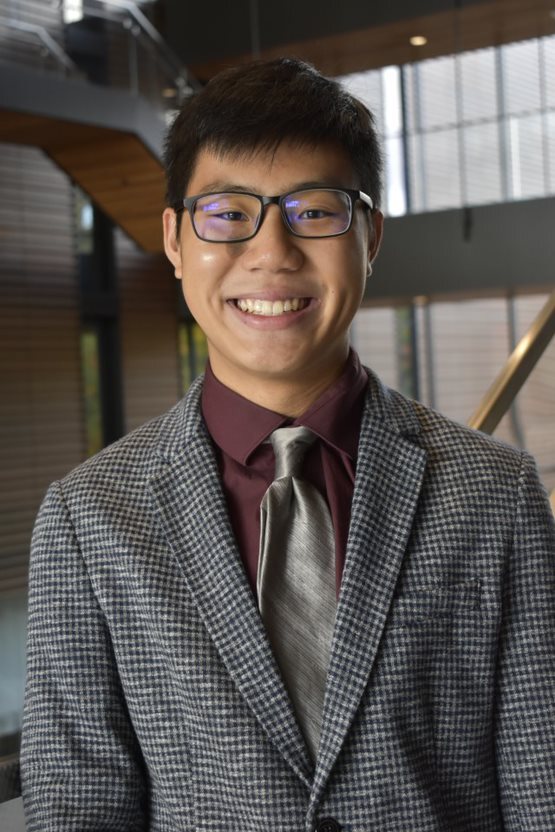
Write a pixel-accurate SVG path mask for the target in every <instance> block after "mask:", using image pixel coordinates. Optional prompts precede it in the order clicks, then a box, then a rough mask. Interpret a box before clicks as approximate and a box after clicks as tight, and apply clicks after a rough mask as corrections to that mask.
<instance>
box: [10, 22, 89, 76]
mask: <svg viewBox="0 0 555 832" xmlns="http://www.w3.org/2000/svg"><path fill="white" fill-rule="evenodd" d="M1 27H3V28H5V29H14V30H16V31H19V32H26V33H28V34H31V35H35V36H36V37H37V38H38V39H39V40H40V41H41V43H42V45H43V46H44V47H45V48H46V49H48V52H49V53H50V54H51V55H53V56H54V58H56V60H57V61H58V62H59V63H60V64H61V65H62V66H63V67H64V69H66V70H68V71H69V72H74V73H76V74H78V73H79V69H78V67H77V66H76V64H74V63H73V61H72V60H71V58H70V57H69V55H66V53H65V52H64V50H63V49H62V47H61V46H60V44H59V43H56V41H55V40H54V38H53V37H52V35H51V34H50V33H49V32H48V31H47V30H46V29H45V28H44V26H37V25H36V24H34V23H24V22H23V21H21V20H13V19H12V18H9V17H2V16H0V28H1Z"/></svg>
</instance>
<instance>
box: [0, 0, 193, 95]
mask: <svg viewBox="0 0 555 832" xmlns="http://www.w3.org/2000/svg"><path fill="white" fill-rule="evenodd" d="M14 14H15V13H14ZM21 14H23V13H21ZM0 60H3V61H8V62H11V63H18V64H22V65H27V66H30V67H34V68H37V69H40V70H42V71H45V72H57V73H60V74H63V75H65V76H66V77H73V78H82V79H86V80H88V81H90V82H92V83H95V84H101V85H105V86H110V87H116V88H123V89H126V90H128V91H129V92H130V93H131V94H132V95H140V96H142V97H143V98H146V99H147V100H148V101H150V103H151V104H153V105H154V106H155V107H156V108H157V109H163V110H165V111H167V110H169V111H172V110H175V109H176V108H177V107H178V106H179V105H180V103H181V102H182V101H183V99H184V98H186V97H187V96H188V95H191V94H192V93H193V92H194V90H195V89H197V88H198V87H199V84H198V82H197V81H196V80H195V78H194V77H193V76H192V75H191V73H190V72H189V71H188V70H187V68H186V67H185V66H184V65H183V64H182V62H181V61H180V59H179V58H178V57H177V55H175V53H174V52H173V51H172V50H171V49H170V47H169V46H168V45H167V43H166V42H165V41H164V39H163V38H162V36H161V35H160V33H159V31H158V30H157V28H156V27H155V26H154V25H153V23H152V22H151V20H150V19H149V17H148V16H147V14H146V13H145V11H143V10H142V9H141V8H140V6H139V5H138V4H137V3H135V2H132V0H103V2H99V0H84V1H83V2H81V0H65V2H63V3H61V4H60V8H59V9H58V10H57V13H56V16H55V17H52V16H51V17H50V18H49V19H48V20H45V25H38V24H36V23H34V22H30V21H28V20H25V19H22V17H19V18H18V17H16V16H14V15H12V16H7V15H0Z"/></svg>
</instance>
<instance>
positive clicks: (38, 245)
mask: <svg viewBox="0 0 555 832" xmlns="http://www.w3.org/2000/svg"><path fill="white" fill-rule="evenodd" d="M1 148H2V152H1V154H0V246H1V251H2V254H1V257H0V389H1V395H0V593H2V592H6V591H9V590H15V589H20V588H23V587H24V586H25V584H26V580H27V560H28V550H29V541H30V535H31V530H32V527H33V522H34V518H35V515H36V512H37V509H38V506H39V504H40V501H41V499H42V496H43V494H44V491H45V489H46V487H47V485H48V484H49V483H50V482H51V481H52V480H53V479H56V478H57V477H60V476H62V475H63V474H65V473H66V472H67V471H68V470H70V469H71V468H73V467H74V466H75V465H77V464H78V463H79V462H80V461H81V460H82V459H83V457H84V453H85V441H84V434H83V412H82V394H81V370H80V359H79V328H80V327H79V311H78V298H77V279H76V266H75V257H74V252H73V241H72V230H71V229H72V195H71V188H70V185H69V182H68V180H67V178H66V177H65V176H64V174H63V173H61V172H60V171H59V170H58V169H57V168H56V167H55V166H54V164H53V163H52V162H51V161H49V160H48V159H47V158H46V157H45V156H44V155H43V154H42V153H41V152H40V151H39V150H36V149H32V148H27V147H21V146H14V145H9V144H2V145H1Z"/></svg>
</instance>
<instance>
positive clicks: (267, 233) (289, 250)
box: [243, 205, 304, 272]
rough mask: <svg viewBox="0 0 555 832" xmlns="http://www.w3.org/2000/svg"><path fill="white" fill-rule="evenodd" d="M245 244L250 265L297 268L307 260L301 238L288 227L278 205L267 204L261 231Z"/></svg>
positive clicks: (274, 269) (269, 269)
mask: <svg viewBox="0 0 555 832" xmlns="http://www.w3.org/2000/svg"><path fill="white" fill-rule="evenodd" d="M244 245H245V250H244V254H243V262H244V264H245V266H246V267H247V268H248V269H263V270H265V271H267V272H281V271H296V270H297V269H299V268H300V267H301V265H302V263H303V261H304V254H303V252H302V250H301V248H300V246H299V244H298V238H297V237H295V236H294V234H291V232H290V231H289V230H288V229H287V228H286V226H285V223H284V221H283V218H282V216H281V211H280V209H279V206H277V205H267V206H266V209H265V211H264V215H263V217H262V222H261V224H260V227H259V229H258V232H257V234H256V235H255V236H254V237H253V238H252V239H250V240H247V242H245V243H244Z"/></svg>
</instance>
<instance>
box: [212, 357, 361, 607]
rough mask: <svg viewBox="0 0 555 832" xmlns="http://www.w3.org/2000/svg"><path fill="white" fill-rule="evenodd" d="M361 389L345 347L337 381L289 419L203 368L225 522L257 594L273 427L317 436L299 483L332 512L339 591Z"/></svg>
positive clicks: (356, 363) (357, 370) (271, 470)
mask: <svg viewBox="0 0 555 832" xmlns="http://www.w3.org/2000/svg"><path fill="white" fill-rule="evenodd" d="M367 384H368V376H367V373H366V371H365V370H364V368H363V367H362V366H361V364H360V361H359V358H358V356H357V354H356V353H355V352H354V351H353V350H351V351H350V353H349V358H348V360H347V363H346V364H345V368H344V370H343V373H342V374H341V376H340V377H339V378H338V380H337V381H336V382H334V384H332V385H331V387H329V388H328V389H327V390H325V391H324V393H322V395H321V396H320V397H319V398H318V399H317V400H316V401H315V402H314V403H313V404H312V405H311V406H310V407H309V408H308V410H307V411H305V413H303V414H302V415H301V416H299V417H298V418H296V419H292V418H290V417H287V416H283V415H282V414H280V413H275V412H274V411H273V410H267V409H266V408H265V407H261V406H260V405H257V404H255V403H254V402H251V401H249V400H248V399H245V398H243V396H240V395H239V394H238V393H235V392H234V391H233V390H230V389H229V388H228V387H226V386H225V385H224V384H222V383H221V382H220V381H218V379H217V378H216V377H215V375H214V373H213V372H212V370H211V368H210V365H208V366H207V368H206V375H205V380H204V387H203V391H202V414H203V416H204V420H205V422H206V426H207V428H208V432H209V433H210V435H211V437H212V440H213V441H214V444H215V446H216V453H217V457H218V464H219V468H220V474H221V478H222V484H223V490H224V494H225V497H226V500H227V506H228V511H229V517H230V521H231V525H232V528H233V531H234V534H235V539H236V540H237V545H238V547H239V553H240V555H241V558H242V560H243V564H244V567H245V571H246V573H247V577H248V579H249V582H250V585H251V588H252V590H253V592H254V594H255V596H256V573H257V570H258V553H259V545H260V503H261V501H262V497H263V496H264V493H265V491H266V489H267V488H268V486H269V485H270V484H271V482H272V481H273V479H274V467H275V459H274V451H273V449H272V446H271V444H270V443H269V442H267V441H266V440H267V439H268V437H269V436H270V434H271V433H272V431H274V430H276V429H277V428H280V427H284V426H296V425H304V426H305V427H307V428H310V430H311V431H313V432H314V433H315V434H316V435H317V436H318V437H319V439H318V440H317V441H316V442H315V443H314V444H313V445H312V446H311V448H310V449H309V450H308V452H307V455H306V458H305V461H304V465H303V478H304V479H306V480H307V481H308V482H311V483H312V484H313V485H314V486H316V488H317V489H318V491H319V492H320V493H321V494H322V496H323V497H324V499H325V500H326V502H327V504H328V506H329V509H330V512H331V518H332V522H333V528H334V533H335V551H336V586H337V592H339V587H340V585H341V577H342V574H343V565H344V562H345V549H346V547H347V536H348V533H349V522H350V517H351V500H352V497H353V487H354V481H355V467H356V459H357V449H358V439H359V433H360V421H361V416H362V408H363V406H364V398H365V391H366V387H367Z"/></svg>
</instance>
